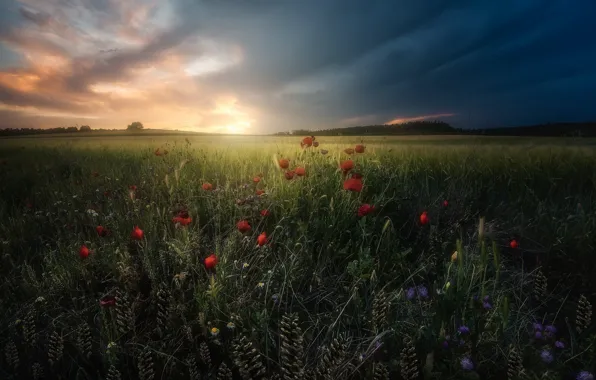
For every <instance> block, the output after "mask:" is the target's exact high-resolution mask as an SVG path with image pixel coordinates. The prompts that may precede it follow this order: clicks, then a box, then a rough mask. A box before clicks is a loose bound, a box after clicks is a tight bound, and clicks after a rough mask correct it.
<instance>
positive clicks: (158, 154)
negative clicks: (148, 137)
mask: <svg viewBox="0 0 596 380" xmlns="http://www.w3.org/2000/svg"><path fill="white" fill-rule="evenodd" d="M153 153H154V154H155V155H156V156H161V155H162V154H163V153H161V152H160V151H159V148H157V149H155V152H153Z"/></svg>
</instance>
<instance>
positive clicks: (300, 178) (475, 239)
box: [0, 135, 596, 379]
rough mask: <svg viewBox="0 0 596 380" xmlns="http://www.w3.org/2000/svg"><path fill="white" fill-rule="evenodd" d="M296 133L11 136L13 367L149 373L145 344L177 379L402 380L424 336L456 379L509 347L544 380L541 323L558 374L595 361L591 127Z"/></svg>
mask: <svg viewBox="0 0 596 380" xmlns="http://www.w3.org/2000/svg"><path fill="white" fill-rule="evenodd" d="M301 139H302V136H300V137H274V136H184V135H183V136H178V135H176V136H172V135H164V136H143V135H138V136H136V135H135V136H125V135H124V136H123V135H116V136H101V137H81V136H79V135H77V136H72V137H71V136H63V135H60V136H52V137H49V136H35V137H18V138H7V139H0V163H1V164H0V196H1V198H0V221H2V222H1V223H0V276H1V277H2V278H3V279H4V282H3V283H0V323H1V324H2V325H3V326H9V328H6V329H4V330H2V332H0V345H1V346H3V347H8V352H10V353H11V354H10V355H8V356H7V358H8V359H6V360H4V361H2V362H1V363H2V366H1V367H0V369H1V371H0V378H8V377H7V376H9V375H11V374H12V375H14V374H18V375H20V376H25V377H26V374H27V373H28V372H27V371H29V370H30V368H32V366H34V365H35V366H36V365H39V366H42V367H43V368H44V369H45V370H46V373H60V374H62V375H63V376H64V377H65V378H74V377H75V376H76V375H77V373H78V372H80V371H82V370H84V372H85V374H87V375H86V376H88V377H87V378H100V377H102V376H105V375H106V373H107V371H108V369H109V368H111V367H112V366H114V368H117V369H118V371H119V372H120V373H122V378H138V374H137V373H136V371H137V369H138V367H139V366H138V363H139V360H140V359H138V358H139V356H142V357H150V358H151V359H150V361H151V365H152V366H153V367H154V368H155V372H156V373H160V374H164V376H166V377H167V376H170V378H175V379H177V378H194V377H192V376H193V375H192V374H193V373H194V372H198V373H203V374H207V373H209V374H211V375H215V374H221V373H224V374H225V373H227V372H225V371H224V370H223V369H222V364H221V363H225V366H226V368H228V369H229V370H231V371H232V372H233V373H234V376H241V375H242V373H243V372H242V371H243V370H242V369H243V368H245V369H246V368H249V367H250V368H251V369H250V371H253V372H254V373H252V375H255V373H257V372H259V371H261V368H262V369H263V371H265V372H266V373H267V374H268V376H270V375H271V376H273V375H275V374H278V373H280V371H282V370H283V368H287V366H288V365H289V364H287V363H288V360H290V361H291V362H292V363H297V364H296V366H297V367H293V368H294V369H293V370H295V371H298V370H297V369H296V368H300V371H305V372H300V371H298V372H299V373H303V374H304V373H308V374H313V377H312V378H314V373H316V372H317V371H331V372H332V373H333V374H335V375H337V376H340V375H341V376H342V377H345V378H346V379H347V378H354V379H357V378H373V374H375V375H374V376H377V375H376V374H377V372H378V371H381V370H380V369H379V368H381V369H383V370H387V371H389V372H390V373H391V374H392V377H391V378H399V373H400V371H401V369H402V368H404V366H406V367H407V366H409V365H412V366H420V367H421V366H422V365H421V364H420V363H419V362H418V359H416V358H414V359H411V358H410V359H408V356H406V355H405V354H404V355H401V356H399V355H398V354H397V353H400V352H402V350H404V349H406V350H408V349H412V347H414V348H413V350H414V351H415V352H417V355H418V357H419V358H427V357H428V355H431V354H432V355H433V360H434V370H433V371H434V372H437V373H439V374H441V375H440V378H442V379H461V378H463V377H462V376H464V375H463V374H462V371H463V370H462V368H461V366H460V365H459V363H460V361H461V360H462V358H468V357H470V358H471V359H472V360H473V361H474V363H476V370H477V372H478V374H479V375H480V378H483V379H485V378H486V379H504V378H506V376H507V375H506V373H505V371H506V370H507V363H508V360H509V357H508V352H509V351H508V349H509V347H510V345H511V346H512V347H516V348H517V349H518V352H520V353H521V354H522V355H523V357H524V362H525V363H530V364H528V367H527V372H531V373H535V374H541V373H542V372H543V368H542V367H541V364H540V355H541V351H540V350H543V346H544V345H547V346H548V345H550V346H548V347H551V346H552V345H553V344H554V340H552V341H551V340H545V341H544V342H541V343H540V344H536V341H535V340H534V338H533V336H534V335H533V332H532V327H531V326H532V323H534V322H541V323H544V324H553V325H554V326H556V327H557V328H558V331H559V333H558V334H559V335H557V337H558V338H557V339H562V340H563V341H565V342H566V343H568V344H567V346H566V348H565V349H564V350H563V349H561V354H557V355H561V358H565V359H564V360H563V359H561V360H560V362H559V361H558V362H556V363H555V365H553V367H552V368H551V371H553V372H554V373H567V372H570V371H571V372H573V371H575V372H577V371H579V370H581V369H584V368H589V366H593V365H595V364H596V363H594V360H595V359H594V355H592V354H591V351H589V350H588V348H589V347H588V346H590V344H591V342H592V340H591V339H594V338H590V337H589V334H587V333H583V335H582V334H580V333H578V332H577V331H580V330H581V329H579V330H578V329H576V327H577V326H575V323H576V322H575V321H576V319H575V318H576V314H577V310H576V306H577V303H578V300H579V299H580V296H581V295H585V296H586V297H587V298H586V299H587V300H588V301H591V302H592V303H593V302H596V300H595V299H594V294H596V284H595V283H594V281H593V280H592V278H593V269H594V268H595V267H596V256H594V248H595V246H596V241H595V240H596V236H595V231H596V214H595V213H596V194H595V186H596V146H595V142H596V139H571V138H570V139H555V138H541V139H536V138H519V137H481V136H473V137H468V136H464V137H462V136H424V137H411V136H408V137H320V138H317V139H316V141H317V142H319V143H320V145H319V146H318V147H309V148H306V149H302V148H301V147H300V141H301ZM357 144H363V145H364V146H365V148H364V153H353V154H348V153H346V152H345V149H346V148H352V149H354V148H355V146H356V145H357ZM158 149H159V150H158ZM164 151H167V154H165V155H163V153H164ZM325 151H326V152H325ZM282 158H283V159H288V160H289V165H288V168H287V169H282V168H280V161H279V160H280V159H282ZM348 160H351V161H352V164H353V168H352V169H351V170H347V169H346V168H348V164H347V163H346V162H345V161H348ZM342 166H343V168H344V169H346V170H345V171H346V172H345V173H342V170H341V169H340V167H342ZM303 172H304V175H300V174H302V173H303ZM354 173H358V174H360V175H361V176H362V178H361V181H360V179H359V178H358V177H359V176H358V175H354ZM360 182H361V184H362V190H361V191H354V190H358V186H354V185H355V184H356V185H358V184H359V183H360ZM370 206H374V207H370ZM422 215H424V217H423V216H422ZM481 217H482V218H483V219H482V220H483V222H482V225H483V226H484V227H483V228H480V229H479V224H480V220H481V219H480V218H481ZM240 221H246V222H247V223H248V225H249V226H250V229H248V228H247V227H246V224H242V223H241V224H239V222H240ZM98 226H101V227H102V229H99V228H98ZM134 226H138V227H139V228H140V229H141V230H142V231H143V236H142V238H140V239H139V240H136V239H135V237H138V236H139V235H138V233H137V232H135V233H134V234H137V235H134V234H133V235H131V233H132V232H133V227H134ZM104 229H105V230H106V231H109V232H106V233H105V234H104V233H103V232H101V231H104ZM263 233H265V236H264V237H261V238H259V236H262V234H263ZM261 243H263V244H261ZM82 246H85V248H86V249H88V251H85V250H83V249H82ZM454 251H457V252H458V254H457V255H454ZM212 254H213V255H215V257H217V263H216V264H214V261H213V257H212V256H211V255H212ZM206 259H207V261H206ZM537 279H538V280H537ZM474 296H477V297H478V298H477V301H474ZM485 296H486V297H488V298H486V300H489V301H485V302H488V303H489V306H490V308H489V307H487V306H486V304H484V305H483V303H482V300H483V299H484V297H485ZM40 297H41V298H40ZM36 300H37V301H36ZM100 300H101V302H100ZM478 300H480V301H478ZM112 301H113V302H112ZM582 302H583V301H582ZM565 318H568V320H567V321H566V320H565ZM462 326H467V327H468V328H469V329H470V330H471V331H470V332H469V333H465V332H464V333H462V332H461V331H462V330H461V327H462ZM32 331H33V332H32ZM581 331H588V332H590V331H593V329H592V330H589V329H588V327H584V328H583V330H581ZM404 338H407V339H406V340H404ZM56 340H59V341H60V342H62V344H63V346H62V347H63V349H64V352H65V354H64V355H62V356H61V357H60V359H55V358H54V359H53V361H52V363H49V362H48V360H47V359H48V357H50V356H52V355H54V354H49V352H53V351H52V349H51V348H52V347H50V346H52V345H53V344H54V345H55V344H57V343H56ZM52 342H53V343H52ZM445 342H447V343H445ZM542 343H544V344H542ZM108 345H109V347H111V348H110V349H108V348H107V347H108ZM445 347H448V348H449V349H447V348H445ZM586 347H588V348H586ZM54 348H55V347H54ZM253 348H254V350H253ZM551 348H552V347H551ZM549 349H550V348H549ZM553 349H554V348H553ZM110 350H111V351H110ZM15 351H16V353H17V354H16V356H17V357H18V358H19V360H20V365H19V366H16V367H15V365H14V363H13V360H12V358H13V356H14V355H13V353H14V352H15ZM288 352H289V353H288ZM322 352H327V354H325V355H328V356H324V354H323V353H322ZM66 353H68V355H66ZM288 355H289V357H288ZM414 356H416V355H414ZM52 357H53V356H52ZM207 357H208V358H209V359H208V360H207ZM404 358H405V359H404ZM147 360H148V359H143V360H141V362H142V363H145V364H143V365H146V361H147ZM408 360H410V361H411V363H410V362H408ZM420 360H424V359H420ZM56 363H57V364H56ZM172 363H175V364H176V365H172ZM454 363H455V364H454ZM536 363H538V364H536ZM249 364H250V366H249ZM254 366H257V367H254ZM81 368H82V369H81ZM325 368H327V369H325ZM416 368H417V367H416ZM193 371H194V372H193ZM250 371H249V372H250ZM252 375H251V374H248V375H247V374H246V373H244V378H251V377H250V376H252ZM393 375H395V376H393ZM160 376H161V375H160ZM197 376H198V375H197ZM221 376H222V377H218V379H219V378H232V377H225V376H224V375H221ZM226 376H227V375H226ZM300 376H302V375H300ZM325 376H328V377H324V376H322V377H317V378H322V379H327V378H333V377H329V376H331V374H328V375H325ZM197 378H198V377H197ZM235 378H236V377H235ZM238 378H239V377H238ZM252 378H259V376H256V375H255V376H253V377H252ZM298 378H301V377H298ZM303 378H307V375H304V377H303ZM374 378H377V377H374ZM378 378H383V377H378Z"/></svg>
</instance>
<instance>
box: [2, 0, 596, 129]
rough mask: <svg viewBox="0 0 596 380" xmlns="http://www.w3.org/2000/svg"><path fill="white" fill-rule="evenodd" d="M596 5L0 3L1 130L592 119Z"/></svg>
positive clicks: (212, 0)
mask: <svg viewBox="0 0 596 380" xmlns="http://www.w3.org/2000/svg"><path fill="white" fill-rule="evenodd" d="M595 15H596V1H594V0H573V1H569V0H500V1H495V0H424V1H414V0H126V1H123V0H0V128H20V127H29V128H49V127H61V126H72V125H77V124H78V125H90V126H91V127H92V128H110V129H112V128H126V126H127V125H128V124H130V123H131V122H133V121H140V122H142V123H143V124H144V125H145V127H146V128H156V129H157V128H159V129H178V130H189V131H197V132H210V133H246V134H263V133H274V132H279V131H288V130H292V129H301V128H304V129H314V130H317V129H325V128H335V127H346V126H357V125H370V124H384V123H398V122H403V121H408V120H434V119H440V120H444V121H446V122H449V123H450V124H452V125H453V126H455V127H461V128H487V127H501V126H512V125H529V124H538V123H545V122H563V121H564V122H574V121H591V120H596V103H595V100H596V37H595V36H596V22H594V16H595Z"/></svg>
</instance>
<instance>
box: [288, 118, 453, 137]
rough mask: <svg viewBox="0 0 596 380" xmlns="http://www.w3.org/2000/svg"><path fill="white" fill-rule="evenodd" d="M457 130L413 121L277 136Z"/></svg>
mask: <svg viewBox="0 0 596 380" xmlns="http://www.w3.org/2000/svg"><path fill="white" fill-rule="evenodd" d="M457 133H458V132H457V130H456V129H454V128H453V127H451V126H450V125H449V124H447V123H445V122H443V121H413V122H408V123H403V124H393V125H366V126H359V127H346V128H334V129H322V130H318V131H310V130H307V129H299V130H294V131H291V132H280V133H277V135H281V136H284V135H308V134H313V135H317V136H386V135H455V134H457Z"/></svg>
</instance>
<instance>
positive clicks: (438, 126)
mask: <svg viewBox="0 0 596 380" xmlns="http://www.w3.org/2000/svg"><path fill="white" fill-rule="evenodd" d="M133 124H134V123H133ZM127 130H128V131H133V132H134V131H137V130H136V129H132V128H130V126H129V127H128V128H127ZM139 130H141V129H139ZM80 132H83V133H84V134H82V136H84V135H86V134H87V135H88V133H89V132H92V133H95V132H99V133H101V132H125V130H122V129H91V127H89V126H88V125H82V126H81V127H60V128H49V129H37V128H6V129H0V136H19V135H44V134H60V133H80ZM152 132H155V133H157V132H158V130H151V129H149V130H145V131H144V132H143V133H147V134H151V133H152ZM159 132H160V133H167V131H161V130H159ZM169 132H170V133H174V132H175V133H184V132H179V131H169ZM192 133H193V134H201V135H203V134H204V133H198V132H192ZM275 135H277V136H291V135H300V136H302V135H316V136H393V135H396V136H403V135H413V136H415V135H486V136H537V137H538V136H545V137H546V136H551V137H565V136H568V137H571V136H573V137H596V122H584V123H549V124H540V125H530V126H522V127H507V128H490V129H462V128H453V127H452V126H451V125H449V124H448V123H446V122H444V121H411V122H407V123H402V124H391V125H385V124H382V125H366V126H358V127H346V128H334V129H322V130H309V129H298V130H293V131H289V132H279V133H276V134H275Z"/></svg>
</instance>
